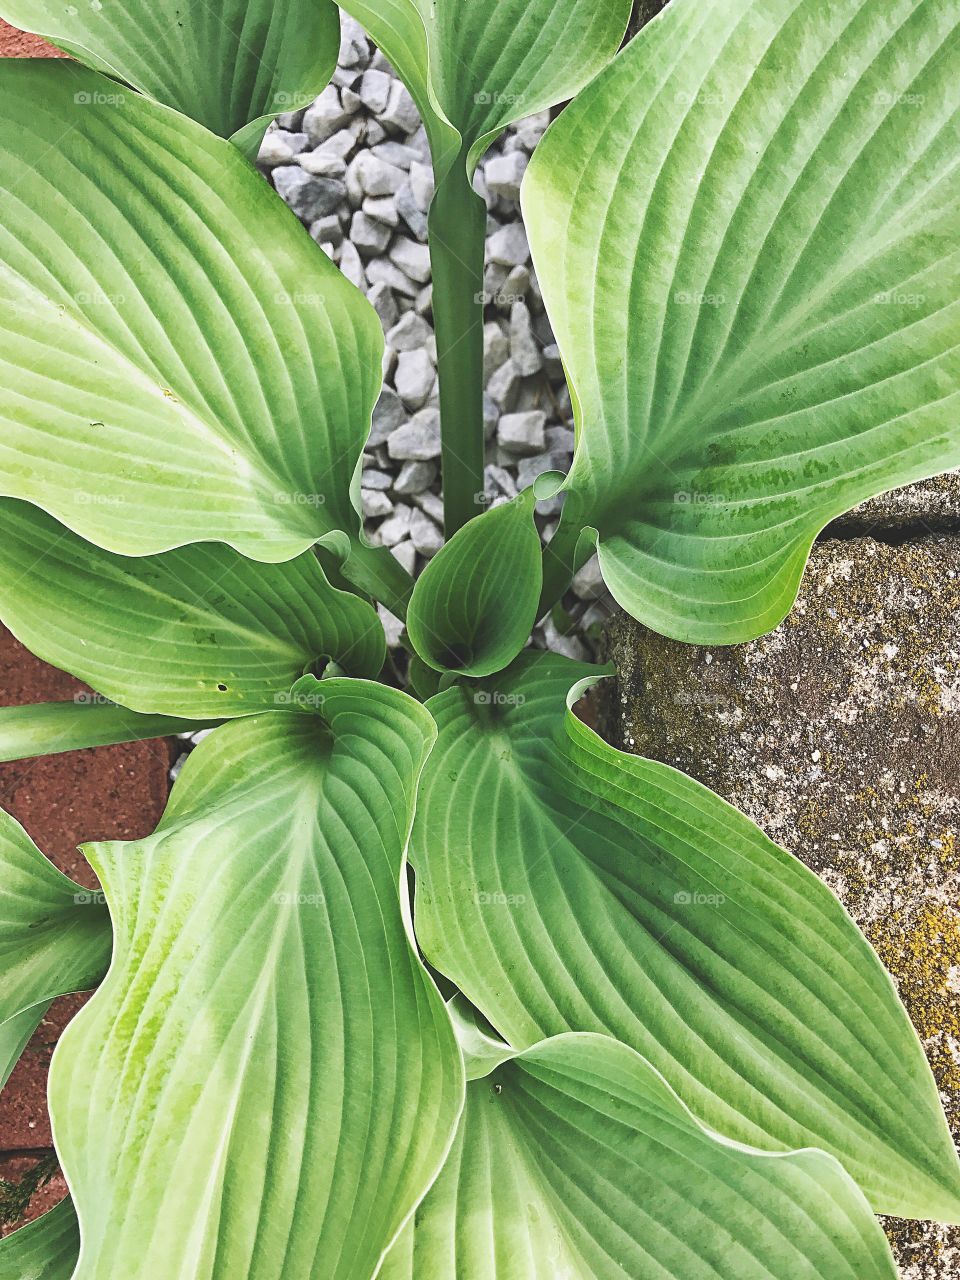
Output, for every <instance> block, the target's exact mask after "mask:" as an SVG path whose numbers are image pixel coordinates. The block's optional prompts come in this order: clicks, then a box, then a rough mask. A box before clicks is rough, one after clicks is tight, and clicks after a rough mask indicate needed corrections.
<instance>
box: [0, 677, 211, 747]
mask: <svg viewBox="0 0 960 1280" xmlns="http://www.w3.org/2000/svg"><path fill="white" fill-rule="evenodd" d="M218 723H219V721H217V720H209V721H203V722H200V723H198V722H197V721H196V720H187V719H183V718H181V719H177V718H175V717H173V716H144V715H139V714H138V713H137V712H135V711H128V710H127V708H126V707H118V706H116V705H115V703H112V702H108V701H106V700H105V699H103V698H101V697H99V696H98V695H97V694H83V693H80V694H77V700H76V701H74V702H38V703H33V704H32V705H30V706H26V707H0V761H4V760H26V759H28V758H29V757H30V756H52V755H56V754H57V753H58V752H61V751H78V750H81V749H83V748H86V747H104V746H109V745H110V744H111V743H115V742H142V741H143V740H144V739H145V738H163V737H166V736H167V735H169V734H174V733H196V731H197V730H198V729H206V728H213V727H214V726H215V725H216V724H218Z"/></svg>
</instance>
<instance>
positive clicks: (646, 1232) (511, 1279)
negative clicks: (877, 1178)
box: [381, 1035, 896, 1280]
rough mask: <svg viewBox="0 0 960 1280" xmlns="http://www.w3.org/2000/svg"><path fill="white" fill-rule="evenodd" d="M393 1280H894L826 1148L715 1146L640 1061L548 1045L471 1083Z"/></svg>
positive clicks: (869, 1222)
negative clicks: (764, 1150)
mask: <svg viewBox="0 0 960 1280" xmlns="http://www.w3.org/2000/svg"><path fill="white" fill-rule="evenodd" d="M381 1275H382V1277H383V1280H449V1278H450V1277H452V1276H457V1277H459V1278H460V1280H557V1278H558V1277H564V1280H636V1278H637V1277H641V1276H642V1277H644V1278H646V1277H650V1280H653V1278H654V1277H656V1280H821V1278H822V1277H826V1276H829V1277H830V1280H879V1278H880V1277H883V1278H884V1280H895V1277H896V1270H895V1268H894V1265H893V1260H892V1258H891V1256H890V1250H889V1246H888V1245H887V1243H886V1240H885V1238H884V1235H883V1232H882V1231H881V1230H880V1226H879V1224H878V1223H877V1221H876V1219H875V1218H873V1217H872V1215H871V1213H870V1209H869V1206H868V1205H867V1203H866V1201H865V1200H864V1198H863V1195H862V1194H861V1193H860V1191H859V1190H858V1188H857V1186H856V1184H855V1183H854V1182H853V1181H852V1180H851V1179H850V1178H849V1177H848V1176H847V1175H846V1174H845V1173H844V1171H843V1169H842V1168H841V1167H840V1165H839V1164H838V1163H837V1162H836V1161H835V1160H833V1159H832V1158H831V1157H830V1156H827V1155H824V1153H823V1152H821V1151H802V1152H797V1153H795V1154H791V1155H769V1154H760V1153H758V1152H753V1151H750V1150H748V1149H746V1148H738V1147H734V1146H732V1145H730V1144H727V1143H724V1142H722V1141H720V1140H719V1139H717V1138H715V1137H713V1136H712V1135H710V1134H708V1133H707V1132H706V1131H705V1130H704V1129H703V1128H701V1126H700V1125H698V1124H697V1123H696V1121H695V1120H694V1119H693V1118H692V1117H691V1115H690V1113H689V1112H688V1111H687V1109H686V1108H685V1107H684V1106H683V1104H682V1103H681V1102H680V1101H679V1099H678V1098H677V1096H676V1094H675V1093H674V1092H673V1091H672V1090H671V1089H669V1088H668V1087H667V1085H666V1084H665V1083H664V1080H663V1078H662V1077H661V1076H660V1075H659V1074H658V1073H657V1072H656V1071H654V1070H653V1069H652V1068H651V1067H650V1066H649V1064H648V1063H646V1062H644V1060H643V1059H642V1058H641V1057H640V1056H639V1055H638V1054H636V1053H634V1052H633V1050H632V1049H628V1048H627V1047H626V1046H625V1045H622V1044H618V1043H617V1042H616V1041H614V1040H611V1039H608V1038H607V1037H606V1036H598V1035H565V1036H560V1037H557V1038H555V1039H553V1040H548V1041H545V1042H544V1043H542V1044H539V1045H537V1046H536V1047H535V1048H533V1049H530V1050H528V1051H527V1052H526V1053H525V1054H523V1055H521V1056H520V1057H518V1058H516V1059H515V1060H514V1061H512V1062H507V1063H505V1064H504V1065H503V1066H500V1067H498V1068H497V1069H496V1070H495V1071H494V1072H493V1073H492V1074H491V1075H490V1076H488V1077H486V1078H485V1079H480V1080H475V1081H473V1082H472V1083H471V1084H469V1085H468V1086H467V1106H466V1110H465V1111H464V1115H463V1118H462V1120H461V1124H460V1130H459V1133H458V1135H457V1140H456V1143H455V1144H454V1148H453V1151H452V1152H451V1154H450V1157H449V1159H448V1161H447V1164H446V1166H445V1168H444V1170H443V1172H442V1173H441V1175H440V1178H439V1180H438V1181H437V1183H436V1184H435V1185H434V1187H433V1188H432V1189H431V1191H430V1193H429V1194H428V1196H427V1198H426V1200H425V1201H424V1203H423V1204H422V1205H421V1206H420V1208H419V1209H418V1210H417V1214H416V1219H415V1224H414V1225H411V1226H408V1227H407V1228H406V1229H405V1231H404V1234H403V1235H402V1236H401V1238H400V1240H399V1241H398V1243H397V1245H396V1247H395V1250H394V1252H393V1253H392V1254H391V1255H389V1256H388V1259H387V1263H386V1266H385V1267H384V1270H383V1272H382V1273H381Z"/></svg>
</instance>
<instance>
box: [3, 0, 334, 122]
mask: <svg viewBox="0 0 960 1280" xmlns="http://www.w3.org/2000/svg"><path fill="white" fill-rule="evenodd" d="M0 16H2V17H4V18H6V20H7V21H8V22H12V23H13V25H14V26H15V27H20V28H21V29H22V30H24V31H33V32H36V34H37V35H41V36H43V37H44V38H45V39H47V40H49V41H51V42H52V43H53V44H56V45H58V46H59V47H60V48H61V49H65V50H66V51H67V52H68V53H72V54H73V55H74V57H76V58H79V59H80V61H81V62H85V63H86V64H87V65H88V66H91V67H93V68H94V69H95V70H97V71H102V72H105V73H106V74H107V75H110V76H115V77H116V78H117V79H120V80H123V81H126V83H128V84H131V85H133V86H134V88H136V89H140V90H142V91H143V92H144V93H148V94H150V95H151V96H152V97H154V98H156V99H157V101H158V102H162V103H164V104H165V105H166V106H168V107H175V108H176V109H177V110H178V111H182V112H183V113H184V114H185V115H188V116H192V117H193V119H194V120H199V121H200V123H201V124H204V125H206V127H207V128H208V129H212V130H213V132H214V133H219V134H221V135H222V136H223V137H225V138H229V137H230V136H231V134H234V133H236V132H237V131H238V130H241V129H244V128H245V127H246V126H248V125H250V124H254V123H256V122H259V124H260V126H261V127H260V132H261V133H262V132H263V129H264V128H265V127H266V124H267V121H268V120H269V118H270V117H271V116H273V115H276V114H277V113H278V112H280V111H292V110H293V109H294V108H295V107H298V106H303V105H304V104H305V103H306V102H309V101H310V99H311V98H313V97H315V96H316V95H317V94H318V93H319V92H320V90H321V89H322V88H323V87H324V85H326V83H327V81H328V80H329V79H330V76H331V74H332V73H333V69H334V67H335V66H336V64H337V51H338V49H339V47H340V21H339V15H338V13H337V8H336V6H335V5H333V4H330V3H329V2H328V0H217V2H216V3H215V4H214V3H207V2H206V0H201V2H200V3H196V4H184V3H183V2H182V0H123V3H110V2H109V0H108V3H103V4H101V3H99V0H80V3H79V4H75V5H73V4H64V3H63V0H0Z"/></svg>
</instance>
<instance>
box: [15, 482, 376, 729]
mask: <svg viewBox="0 0 960 1280" xmlns="http://www.w3.org/2000/svg"><path fill="white" fill-rule="evenodd" d="M0 619H2V620H3V622H4V623H5V624H6V625H7V626H8V627H9V628H10V630H11V631H12V632H13V633H14V635H15V636H17V637H18V638H19V639H20V640H22V641H23V643H24V644H25V645H26V646H27V648H28V649H31V650H32V651H33V652H34V653H35V654H36V655H37V656H38V657H40V658H43V659H44V661H46V662H51V663H53V664H54V666H58V667H62V668H64V670H66V671H70V672H71V673H72V674H73V675H75V676H78V677H79V678H80V679H81V680H86V681H87V682H88V683H89V684H91V685H93V687H94V688H95V689H97V690H98V691H99V692H100V693H102V694H104V695H106V696H107V697H108V698H111V699H112V700H113V701H114V702H119V703H121V704H122V705H123V706H124V707H130V708H132V709H133V710H134V711H141V712H166V713H170V714H172V715H179V716H200V717H203V716H236V715H242V714H244V713H246V712H248V711H256V710H262V709H264V708H267V707H276V706H281V705H284V704H285V702H286V701H288V695H289V691H290V686H291V685H292V684H293V683H294V681H296V680H297V679H298V678H299V677H300V676H301V675H303V673H304V670H305V669H306V668H308V667H309V666H310V665H311V664H314V663H318V662H319V661H320V660H321V659H323V658H331V659H333V660H335V661H336V662H337V663H338V664H339V665H340V666H341V667H343V668H344V670H346V671H347V672H349V673H350V674H351V675H360V676H364V675H366V676H369V675H376V674H377V672H379V670H380V668H381V666H382V665H383V659H384V653H385V639H384V634H383V627H382V625H381V623H380V621H379V619H378V617H377V614H376V611H375V610H374V609H373V607H372V605H370V604H368V603H367V602H366V601H365V600H361V599H360V598H359V597H358V596H354V595H350V594H349V593H348V592H345V591H339V590H337V589H336V588H335V587H332V586H331V585H330V583H329V582H328V581H327V579H326V577H325V576H324V572H323V570H322V569H321V567H320V565H319V563H318V561H317V559H316V557H315V556H314V555H312V554H311V553H310V552H305V553H304V554H303V555H301V556H298V557H297V559H295V560H291V561H289V562H288V563H285V564H270V565H264V564H257V563H255V562H254V561H251V560H247V559H245V558H244V557H243V556H242V555H240V554H239V553H238V552H236V551H233V550H232V549H231V548H230V547H224V546H215V545H211V544H206V545H202V544H197V545H194V546H189V547H182V548H180V549H179V550H176V551H167V552H164V553H163V554H162V555H156V556H138V557H130V556H118V555H114V554H112V553H111V552H109V551H102V550H101V549H100V548H99V547H95V546H93V545H91V544H90V543H88V542H84V541H83V539H81V538H78V537H77V536H76V534H72V533H70V532H69V530H67V529H64V528H63V527H62V526H61V525H59V524H57V522H56V521H55V520H53V519H51V517H50V516H48V515H46V514H45V513H44V512H42V511H40V510H38V509H37V508H36V507H32V506H30V505H29V504H28V503H25V502H14V501H10V500H7V501H0ZM115 740H116V739H115Z"/></svg>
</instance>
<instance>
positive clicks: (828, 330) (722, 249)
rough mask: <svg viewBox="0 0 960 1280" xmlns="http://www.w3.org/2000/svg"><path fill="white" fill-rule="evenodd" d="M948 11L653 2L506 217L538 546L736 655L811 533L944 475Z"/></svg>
mask: <svg viewBox="0 0 960 1280" xmlns="http://www.w3.org/2000/svg"><path fill="white" fill-rule="evenodd" d="M958 30H960V8H958V6H957V5H956V4H952V3H949V0H714V2H713V3H711V4H702V3H700V2H699V0H671V3H670V4H669V5H668V6H667V7H666V9H665V10H664V11H663V13H662V14H661V15H660V16H659V17H657V18H655V19H654V20H653V21H652V22H651V23H650V24H649V25H648V26H647V27H646V28H644V30H643V31H641V33H640V34H639V36H637V38H636V39H635V40H633V41H632V42H631V43H630V44H628V45H627V47H626V48H625V50H624V51H623V52H622V53H621V54H620V55H619V56H618V57H617V58H616V59H615V61H614V62H613V63H612V64H611V65H610V66H609V67H608V68H607V69H606V70H605V71H604V72H603V73H602V74H601V75H600V76H599V77H598V78H597V79H596V80H595V81H594V82H593V83H592V84H591V85H590V86H589V87H588V88H587V89H586V90H585V91H584V93H583V94H582V95H581V96H580V97H579V98H578V99H577V100H576V101H575V102H574V103H573V104H572V106H571V107H569V108H568V109H567V110H566V111H564V112H563V114H562V116H561V117H560V119H559V120H558V121H557V122H556V123H555V124H554V125H553V126H552V127H551V129H550V130H549V132H548V133H547V136H546V137H545V138H544V140H543V142H542V143H541V144H540V147H539V148H538V150H537V154H536V156H535V158H534V160H533V163H532V164H531V166H530V169H529V171H528V173H527V176H526V179H525V183H524V191H523V208H524V215H525V218H526V222H527V228H528V232H529V234H530V242H531V246H532V249H533V256H534V261H535V264H536V266H537V270H538V274H539V277H540V279H541V281H542V283H543V292H544V298H545V301H546V304H547V310H548V313H549V315H550V320H551V323H552V324H553V327H554V331H555V333H556V335H557V339H558V342H559V344H560V349H561V352H562V354H563V358H564V362H565V366H566V369H567V372H568V374H569V379H570V382H571V386H572V390H573V392H574V399H575V403H576V405H577V416H578V427H579V431H578V443H577V450H576V454H575V457H574V462H573V468H572V470H571V472H570V475H569V478H568V481H567V488H568V490H569V492H568V494H567V504H566V510H565V519H564V527H563V528H562V529H561V543H560V545H561V546H563V547H564V548H565V551H566V553H567V554H568V555H569V552H570V550H571V548H572V545H573V543H574V541H575V539H576V534H577V532H578V530H579V528H580V527H581V525H586V526H592V527H593V528H595V529H596V530H598V531H599V552H600V566H601V569H602V572H603V576H604V578H605V580H606V582H607V584H608V586H609V587H610V589H611V590H612V591H613V594H614V595H615V596H616V598H617V600H618V601H619V602H620V603H621V604H622V605H623V607H624V608H625V609H627V610H628V612H630V613H631V614H633V615H634V616H635V617H637V618H639V619H640V620H641V621H643V622H644V623H646V624H648V625H649V626H651V627H654V628H656V629H657V630H658V631H661V632H663V633H664V634H666V635H669V636H673V637H676V638H678V639H681V640H690V641H696V642H700V643H721V642H722V643H733V642H737V641H743V640H749V639H752V638H753V637H755V636H757V635H759V634H761V633H762V632H764V631H767V630H769V629H771V628H772V627H774V626H775V625H776V624H777V623H778V622H779V621H780V620H781V619H782V618H783V617H784V616H785V614H786V613H787V611H788V609H789V607H790V605H791V604H792V602H793V600H794V597H795V595H796V592H797V588H798V584H799V582H800V578H801V575H802V572H803V567H804V564H805V562H806V558H807V555H808V553H809V549H810V545H811V542H812V540H813V538H814V536H815V535H816V533H817V532H818V531H819V530H820V529H821V528H822V527H823V526H824V525H825V524H826V523H827V522H828V521H829V520H830V519H832V518H833V517H835V516H837V515H838V514H839V513H841V512H843V511H845V510H846V509H847V508H849V507H851V506H853V505H854V504H855V503H857V502H860V501H861V500H862V499H865V498H867V497H869V496H871V495H873V494H877V493H880V492H881V491H883V490H885V489H888V488H891V487H893V486H895V485H900V484H905V483H907V482H908V481H911V480H916V479H918V478H920V477H923V476H929V475H932V474H934V473H936V472H938V471H941V470H944V469H946V468H948V467H953V466H956V465H958V464H960V425H958V424H960V301H958V296H960V39H958V38H957V37H958Z"/></svg>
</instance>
